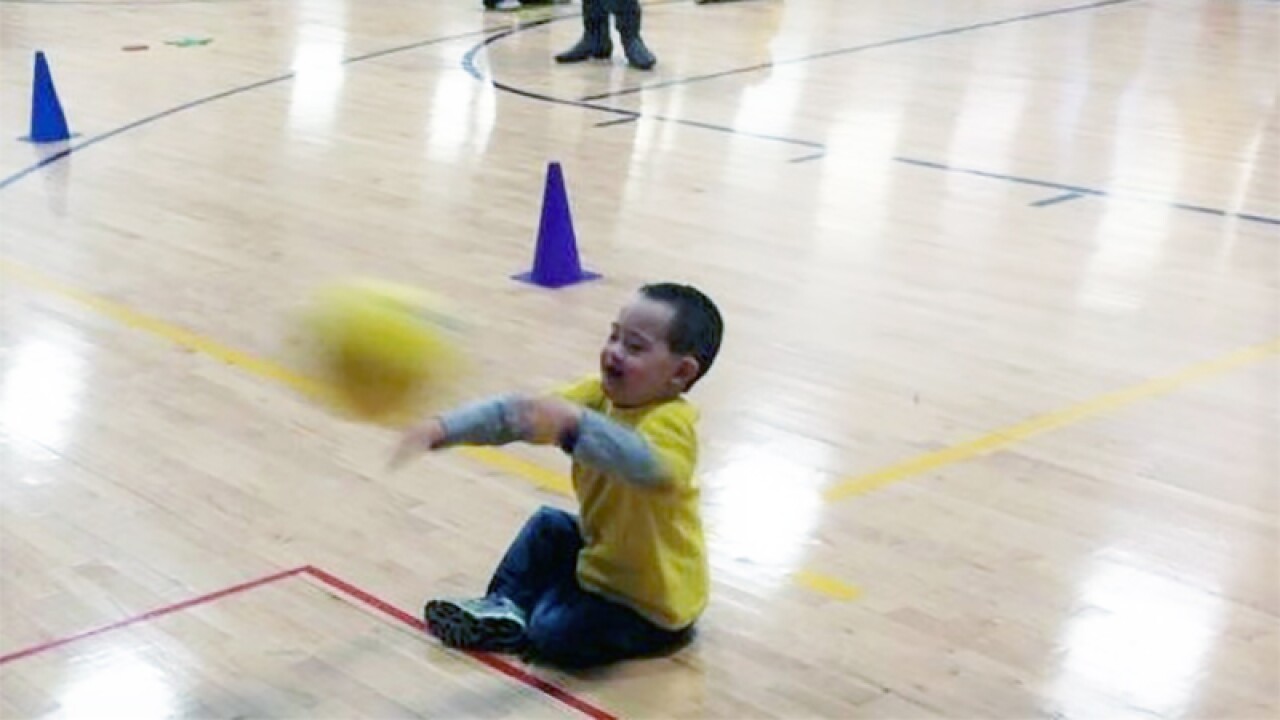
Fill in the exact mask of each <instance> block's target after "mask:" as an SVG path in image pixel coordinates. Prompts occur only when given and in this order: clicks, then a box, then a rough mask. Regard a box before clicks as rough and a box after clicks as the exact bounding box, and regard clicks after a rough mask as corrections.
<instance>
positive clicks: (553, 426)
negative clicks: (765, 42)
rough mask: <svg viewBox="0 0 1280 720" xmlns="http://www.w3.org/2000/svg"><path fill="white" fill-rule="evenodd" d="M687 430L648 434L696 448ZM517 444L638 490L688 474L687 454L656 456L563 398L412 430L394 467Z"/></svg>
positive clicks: (480, 405) (454, 416) (471, 409)
mask: <svg viewBox="0 0 1280 720" xmlns="http://www.w3.org/2000/svg"><path fill="white" fill-rule="evenodd" d="M673 430H674V431H673ZM681 430H682V428H679V427H676V428H674V429H673V428H667V427H658V428H652V429H651V432H650V433H648V434H654V435H656V437H655V438H654V440H661V441H663V442H660V443H658V444H659V445H660V446H667V445H675V446H680V445H682V444H684V443H685V442H692V429H691V428H689V429H688V432H682V431H681ZM653 431H656V432H653ZM512 442H528V443H534V444H539V445H552V444H554V445H558V446H560V448H561V449H562V450H564V451H565V452H566V453H569V454H571V455H573V456H574V458H575V459H576V460H578V461H580V462H583V463H584V464H587V465H590V466H593V467H597V468H601V469H604V470H607V471H610V472H611V473H613V474H616V475H618V476H620V477H622V478H623V479H624V480H626V481H628V482H631V483H635V484H637V485H643V486H657V485H661V484H662V483H664V482H665V481H667V480H668V479H669V478H671V477H672V476H673V475H674V474H678V473H679V472H681V471H682V468H681V465H682V463H680V462H679V460H678V459H677V458H678V457H679V456H680V455H682V454H683V453H679V452H676V453H669V452H661V451H658V452H655V450H654V447H653V444H651V442H650V440H649V439H646V437H645V435H644V434H642V433H640V432H637V431H635V430H632V429H630V428H628V427H625V426H623V425H620V424H618V423H615V422H613V421H612V420H610V419H609V418H607V417H605V416H604V415H603V414H601V413H598V412H595V411H593V410H590V409H587V408H583V407H581V406H579V405H576V404H574V403H571V402H569V401H567V400H564V399H563V398H560V397H554V396H552V397H525V396H519V395H502V396H499V397H495V398H492V399H489V400H482V401H480V402H476V403H472V404H470V405H465V406H462V407H460V408H458V409H456V410H452V411H450V412H447V413H444V414H442V415H440V416H437V417H434V418H431V419H429V420H427V421H426V422H424V423H422V424H420V425H418V426H416V427H414V428H412V429H410V430H409V431H408V432H407V433H405V435H404V437H403V438H402V439H401V442H400V446H399V447H398V448H397V450H396V453H395V456H394V457H393V458H392V461H391V466H392V467H393V468H395V467H399V466H400V465H403V464H404V463H405V462H407V461H408V460H409V459H410V458H411V457H412V456H414V455H416V454H418V453H420V452H426V451H430V450H437V449H440V448H445V447H451V446H454V445H505V444H508V443H512ZM669 456H673V457H669ZM673 460H674V462H673Z"/></svg>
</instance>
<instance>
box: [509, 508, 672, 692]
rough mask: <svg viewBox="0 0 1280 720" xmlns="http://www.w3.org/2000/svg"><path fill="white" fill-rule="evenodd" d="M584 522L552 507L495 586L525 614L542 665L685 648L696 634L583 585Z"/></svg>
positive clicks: (528, 528) (512, 551) (531, 524)
mask: <svg viewBox="0 0 1280 720" xmlns="http://www.w3.org/2000/svg"><path fill="white" fill-rule="evenodd" d="M582 548H583V541H582V533H581V532H580V531H579V529H578V520H577V518H576V517H574V516H573V515H570V514H569V513H567V512H564V511H563V510H557V509H555V508H549V507H544V508H540V509H539V510H538V512H536V513H534V515H533V517H531V518H529V521H528V522H526V523H525V526H524V529H522V530H521V531H520V534H519V535H518V536H516V539H515V541H514V542H512V543H511V547H510V548H508V549H507V554H506V555H505V556H504V557H503V558H502V562H501V563H500V564H499V565H498V569H497V570H496V571H494V573H493V580H492V581H490V583H489V594H490V595H502V596H504V597H506V598H508V599H509V600H511V601H512V602H514V603H515V604H516V605H518V606H520V609H522V610H524V612H525V617H526V618H527V620H528V626H527V628H526V634H527V636H528V640H529V650H530V654H531V655H532V656H533V657H534V659H537V660H541V661H545V662H548V663H551V664H553V665H560V666H562V667H567V668H585V667H591V666H596V665H604V664H607V663H611V662H616V661H618V660H624V659H627V658H635V657H645V656H653V655H658V654H661V653H664V652H667V651H670V650H674V649H676V648H678V647H680V646H681V645H683V644H685V643H686V642H687V641H688V640H689V638H690V637H691V635H692V628H686V629H684V630H674V631H673V630H666V629H664V628H661V627H658V626H657V625H654V624H653V623H651V622H649V621H648V620H647V619H645V618H644V617H642V616H641V615H640V614H639V613H637V612H636V611H634V610H632V609H631V608H629V607H626V606H625V605H620V604H618V603H615V602H613V601H611V600H608V599H606V598H604V597H601V596H600V595H596V594H595V593H592V592H588V591H587V590H584V589H583V588H582V586H580V585H579V584H578V577H577V568H578V553H579V552H580V551H581V550H582Z"/></svg>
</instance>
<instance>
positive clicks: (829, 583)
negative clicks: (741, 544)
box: [0, 258, 860, 600]
mask: <svg viewBox="0 0 1280 720" xmlns="http://www.w3.org/2000/svg"><path fill="white" fill-rule="evenodd" d="M0 274H2V275H5V276H8V277H10V278H12V279H14V280H18V281H20V282H23V283H25V284H27V285H29V286H31V287H35V288H39V289H41V290H44V291H46V292H48V293H49V294H51V295H54V296H57V297H61V298H63V299H65V300H69V301H72V302H74V303H76V304H78V305H81V306H83V307H85V308H88V309H90V310H92V311H94V312H97V313H98V314H100V315H103V316H106V317H109V318H111V319H113V320H116V321H117V322H120V323H121V324H123V325H126V326H128V327H132V328H136V329H138V330H142V331H144V332H147V333H150V334H152V335H155V336H157V337H160V338H163V339H165V340H168V341H169V342H171V343H173V344H175V345H177V346H179V347H184V348H187V349H190V350H194V351H197V352H200V353H202V354H204V355H207V356H209V357H211V358H214V359H217V360H221V361H222V362H224V363H226V364H228V365H231V366H233V367H236V368H239V369H241V370H244V371H245V372H247V373H249V374H251V375H256V376H258V377H261V378H266V379H268V380H274V381H276V382H279V383H282V384H284V385H287V386H289V387H292V388H294V389H297V390H299V391H301V392H303V393H306V394H309V395H313V396H314V395H315V394H317V393H320V392H322V389H321V387H320V384H319V383H317V382H316V381H314V380H312V379H310V378H307V377H305V376H303V375H301V374H299V373H297V372H295V371H293V370H290V369H289V368H287V367H285V366H283V365H280V364H279V363H275V362H272V361H270V360H265V359H262V358H258V357H254V356H252V355H249V354H248V353H245V352H241V351H239V350H236V349H234V348H231V347H228V346H226V345H223V344H222V343H219V342H217V341H215V340H211V339H209V338H206V337H203V336H201V335H198V334H196V333H194V332H191V331H190V330H186V329H184V328H181V327H178V326H177V325H173V324H171V323H167V322H165V321H163V320H159V319H157V318H153V317H150V316H148V315H145V314H143V313H140V312H138V311H136V310H133V309H132V308H129V307H127V306H125V305H122V304H120V303H118V302H115V301H112V300H107V299H105V298H101V297H98V296H96V295H93V294H91V293H88V292H85V291H83V290H80V289H77V288H74V287H71V286H68V285H65V284H63V283H61V282H58V281H56V280H53V279H52V278H49V277H47V276H45V275H43V274H42V273H38V272H36V271H34V270H31V269H29V268H26V267H23V266H21V265H18V264H15V263H12V262H10V261H8V260H4V259H2V258H0ZM457 451H458V452H460V453H462V454H464V455H466V456H468V457H470V458H472V459H474V460H476V461H478V462H480V463H482V464H485V465H488V466H489V467H492V468H494V469H497V470H502V471H504V472H507V473H510V474H512V475H514V476H516V477H518V478H521V479H523V480H525V481H527V482H529V483H531V484H533V485H534V486H535V487H538V488H541V489H543V490H548V491H551V492H556V493H560V494H561V495H567V496H570V497H572V496H573V487H572V485H571V484H570V482H569V479H568V478H567V477H566V476H564V475H563V474H561V473H558V472H555V471H554V470H550V469H548V468H545V467H542V466H541V465H538V464H536V463H532V462H529V461H527V460H524V459H522V458H519V457H516V456H515V455H512V454H510V453H506V452H502V451H500V450H497V449H495V448H489V447H464V448H457ZM793 577H794V579H795V580H796V582H797V583H799V584H800V585H803V586H805V587H807V588H809V589H811V590H814V591H815V592H818V593H821V594H823V595H826V596H828V597H832V598H835V599H837V600H852V599H854V598H856V597H857V596H858V595H859V594H860V593H859V591H858V589H857V588H855V587H853V586H851V585H849V584H847V583H844V582H842V581H840V580H837V579H835V578H832V577H829V576H826V575H822V574H819V573H815V572H812V571H808V570H801V571H798V572H796V573H795V574H794V575H793Z"/></svg>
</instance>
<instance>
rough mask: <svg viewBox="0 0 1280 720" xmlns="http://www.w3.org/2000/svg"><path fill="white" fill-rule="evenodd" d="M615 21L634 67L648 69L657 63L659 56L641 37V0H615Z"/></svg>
mask: <svg viewBox="0 0 1280 720" xmlns="http://www.w3.org/2000/svg"><path fill="white" fill-rule="evenodd" d="M613 14H614V18H615V19H614V22H615V23H616V24H617V26H618V34H619V35H621V36H622V50H623V52H625V53H626V54H627V62H629V63H631V65H632V66H633V67H637V68H640V69H641V70H648V69H650V68H652V67H653V66H654V65H656V64H657V62H658V58H656V57H654V56H653V53H651V52H649V48H647V47H645V44H644V40H642V39H641V38H640V0H613Z"/></svg>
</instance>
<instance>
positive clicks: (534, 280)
mask: <svg viewBox="0 0 1280 720" xmlns="http://www.w3.org/2000/svg"><path fill="white" fill-rule="evenodd" d="M514 277H515V279H516V280H520V281H522V282H527V283H531V284H533V285H539V286H541V287H545V288H561V287H565V286H566V285H573V284H575V283H580V282H584V281H587V280H594V279H596V278H598V277H600V275H598V274H596V273H593V272H589V271H586V270H583V269H582V263H581V261H580V260H579V259H578V239H577V236H576V235H575V234H574V232H573V216H572V213H570V211H569V197H568V195H567V194H566V193H565V189H564V173H563V171H562V170H561V169H560V163H557V162H553V163H551V164H550V165H549V166H548V167H547V184H546V189H545V190H544V191H543V195H542V221H541V223H539V225H538V247H537V249H536V250H535V251H534V256H533V270H531V271H530V272H527V273H521V274H519V275H516V276H514Z"/></svg>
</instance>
